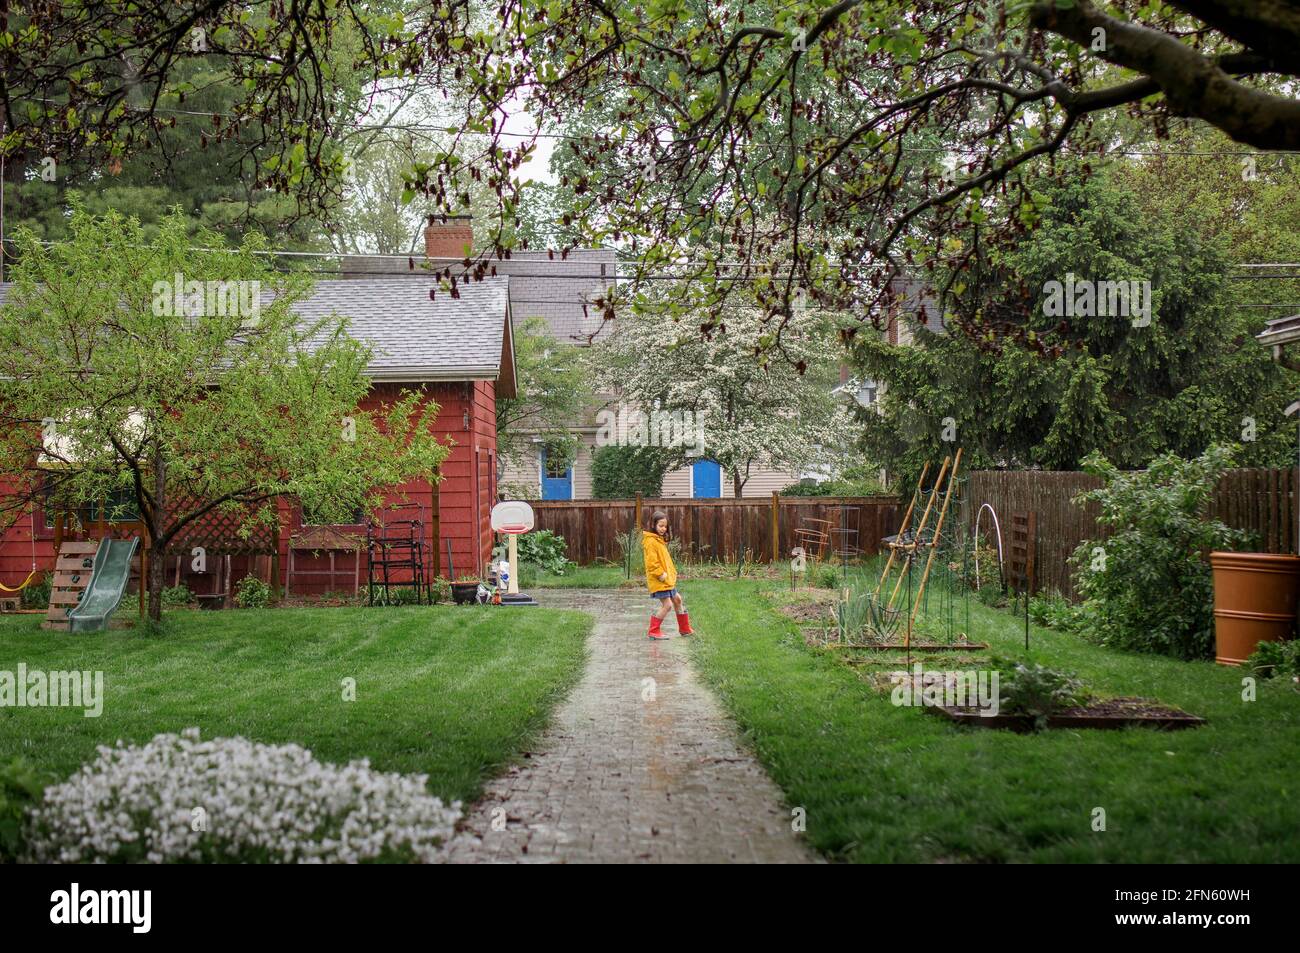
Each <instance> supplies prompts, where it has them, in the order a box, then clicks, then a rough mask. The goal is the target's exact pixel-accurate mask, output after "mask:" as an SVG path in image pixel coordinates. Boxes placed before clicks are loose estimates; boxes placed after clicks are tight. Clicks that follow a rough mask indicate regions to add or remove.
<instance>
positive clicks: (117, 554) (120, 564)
mask: <svg viewBox="0 0 1300 953" xmlns="http://www.w3.org/2000/svg"><path fill="white" fill-rule="evenodd" d="M139 545H140V540H138V539H102V540H100V542H99V549H98V550H96V551H95V565H94V568H93V569H92V570H91V572H90V585H88V586H87V587H86V591H85V592H83V593H82V594H81V601H80V602H79V603H77V604H76V605H75V606H74V607H73V608H72V611H71V612H69V613H68V628H69V629H71V630H72V631H73V632H103V631H104V630H105V629H107V628H108V617H109V616H111V615H112V614H113V612H114V611H115V610H116V609H117V606H118V603H120V602H121V601H122V593H124V592H126V584H127V582H128V581H129V580H130V578H131V560H132V559H133V558H134V557H135V549H136V547H137V546H139Z"/></svg>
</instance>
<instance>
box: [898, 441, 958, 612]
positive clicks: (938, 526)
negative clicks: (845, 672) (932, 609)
mask: <svg viewBox="0 0 1300 953" xmlns="http://www.w3.org/2000/svg"><path fill="white" fill-rule="evenodd" d="M959 466H961V447H958V448H957V456H956V457H955V458H954V459H953V462H952V473H951V474H950V475H949V476H948V489H947V491H946V492H945V493H944V494H943V507H942V508H941V509H940V510H939V520H938V522H937V523H935V524H934V539H932V540H931V541H930V558H929V559H927V560H926V561H925V572H924V573H923V574H922V575H921V590H920V592H918V593H917V594H916V602H915V603H914V604H913V606H912V615H911V617H909V619H908V624H907V634H908V638H911V635H912V622H911V620H912V619H914V618H916V610H917V609H919V608H921V596H922V594H923V593H924V592H925V582H926V580H927V579H929V578H930V567H931V566H933V565H934V551H935V549H937V548H938V546H939V538H940V535H941V534H942V533H943V518H944V517H945V516H946V515H947V513H948V504H949V503H950V502H951V501H952V485H953V483H955V482H956V481H957V468H958V467H959ZM938 489H939V485H938V484H935V491H936V492H938ZM931 502H933V500H931Z"/></svg>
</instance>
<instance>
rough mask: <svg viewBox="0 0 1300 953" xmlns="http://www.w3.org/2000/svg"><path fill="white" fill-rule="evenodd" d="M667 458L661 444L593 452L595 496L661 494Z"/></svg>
mask: <svg viewBox="0 0 1300 953" xmlns="http://www.w3.org/2000/svg"><path fill="white" fill-rule="evenodd" d="M668 462H669V458H668V454H667V453H666V452H665V451H664V450H663V449H662V448H661V447H636V446H626V445H623V444H612V445H610V446H607V447H600V448H599V449H597V450H596V452H595V453H593V454H592V455H591V496H592V499H596V500H630V499H632V498H633V497H635V496H636V495H637V494H638V493H640V494H641V495H642V496H658V495H659V494H660V492H662V490H663V484H664V474H665V473H667V472H668Z"/></svg>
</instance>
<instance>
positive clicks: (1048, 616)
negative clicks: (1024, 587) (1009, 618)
mask: <svg viewBox="0 0 1300 953" xmlns="http://www.w3.org/2000/svg"><path fill="white" fill-rule="evenodd" d="M1081 614H1082V610H1081V609H1080V608H1079V607H1078V606H1075V605H1073V604H1071V602H1070V600H1069V599H1066V598H1065V596H1063V595H1061V594H1060V593H1059V592H1045V593H1040V594H1038V595H1036V596H1031V597H1030V599H1029V618H1030V620H1031V621H1032V622H1033V623H1034V625H1041V626H1044V627H1045V628H1048V629H1056V630H1057V631H1058V632H1073V631H1074V630H1075V628H1076V627H1077V626H1078V625H1079V617H1080V615H1081Z"/></svg>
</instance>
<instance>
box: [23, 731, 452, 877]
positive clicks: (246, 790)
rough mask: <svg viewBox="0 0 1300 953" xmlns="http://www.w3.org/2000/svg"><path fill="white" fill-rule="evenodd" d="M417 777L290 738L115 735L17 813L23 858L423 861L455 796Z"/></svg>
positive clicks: (433, 855)
mask: <svg viewBox="0 0 1300 953" xmlns="http://www.w3.org/2000/svg"><path fill="white" fill-rule="evenodd" d="M427 780H428V779H427V776H425V775H402V774H395V773H382V772H378V771H373V770H371V768H370V763H369V761H368V760H360V761H353V762H351V763H349V764H347V765H343V766H340V765H332V764H324V763H322V762H319V761H317V760H316V759H315V758H313V757H312V753H311V752H310V751H309V750H307V749H306V748H303V747H301V746H299V745H295V744H285V745H267V744H259V743H257V742H253V741H249V740H248V739H246V738H242V737H235V738H215V739H212V740H211V741H202V740H201V739H200V737H199V730H198V729H197V728H188V729H186V730H185V731H184V732H182V733H181V734H179V735H175V734H160V735H157V736H155V737H154V738H153V740H151V741H150V742H148V743H147V744H145V745H141V746H136V745H126V744H124V743H123V742H121V741H119V742H118V743H117V745H116V746H114V747H106V746H100V747H99V748H98V755H97V757H96V758H95V759H94V760H93V761H92V762H91V763H89V764H87V765H85V766H84V767H82V768H81V770H79V771H78V772H77V773H75V774H74V775H72V777H70V778H69V779H68V780H67V781H65V782H63V783H62V784H58V785H55V786H53V787H50V788H47V789H46V791H45V796H44V801H43V803H42V804H41V805H40V806H39V807H37V808H36V809H35V810H33V811H32V812H31V814H30V816H29V818H28V838H27V842H28V845H29V853H30V856H29V857H28V858H27V859H28V860H30V861H34V862H37V863H103V862H121V861H128V862H129V861H134V862H142V863H177V862H181V863H184V862H202V861H217V862H236V863H360V862H365V861H376V860H389V861H408V862H422V863H429V862H434V861H437V860H439V859H440V855H441V852H442V848H443V845H445V844H446V843H447V842H448V841H449V840H450V838H451V836H452V832H453V830H454V826H455V824H456V821H457V820H458V819H459V817H460V802H454V803H452V804H451V805H450V806H445V805H444V804H443V802H442V801H441V800H440V799H439V798H437V797H434V796H433V795H431V794H430V793H429V792H428V788H427V786H426V785H427ZM196 809H202V810H201V812H198V813H200V814H201V816H202V817H203V824H202V825H196V824H195V823H194V818H195V816H196ZM196 826H199V827H200V829H198V830H195V829H194V828H195V827H196Z"/></svg>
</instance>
